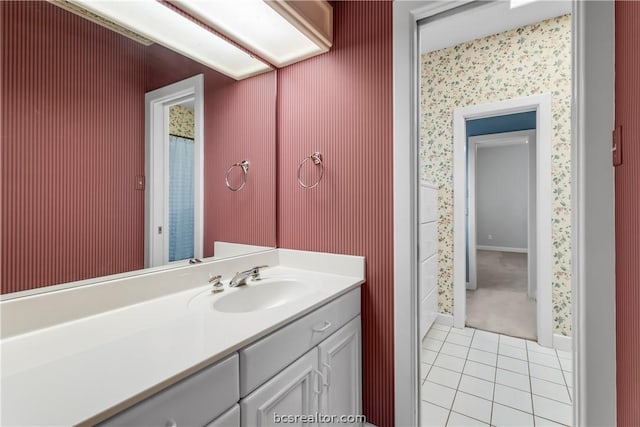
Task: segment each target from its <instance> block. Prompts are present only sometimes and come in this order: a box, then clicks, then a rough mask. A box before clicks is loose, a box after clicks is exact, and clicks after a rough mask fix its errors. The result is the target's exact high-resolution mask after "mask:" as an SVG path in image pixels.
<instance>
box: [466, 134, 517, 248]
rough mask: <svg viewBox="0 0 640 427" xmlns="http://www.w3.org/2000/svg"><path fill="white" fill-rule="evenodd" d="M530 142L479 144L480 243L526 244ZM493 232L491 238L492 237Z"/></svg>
mask: <svg viewBox="0 0 640 427" xmlns="http://www.w3.org/2000/svg"><path fill="white" fill-rule="evenodd" d="M528 151H529V146H528V145H527V144H519V145H507V146H492V147H481V146H478V150H477V156H476V230H477V244H478V246H497V247H501V248H514V249H518V250H521V249H526V248H527V218H528V197H529V191H528V180H529V152H528ZM489 236H491V237H492V238H489Z"/></svg>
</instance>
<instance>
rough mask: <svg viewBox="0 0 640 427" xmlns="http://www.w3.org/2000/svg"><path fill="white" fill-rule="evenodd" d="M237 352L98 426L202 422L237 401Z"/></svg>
mask: <svg viewBox="0 0 640 427" xmlns="http://www.w3.org/2000/svg"><path fill="white" fill-rule="evenodd" d="M238 378H239V373H238V354H237V353H234V354H233V355H231V356H229V357H227V358H226V359H224V360H222V361H220V362H218V363H216V364H215V365H213V366H209V367H207V368H205V369H203V370H201V371H200V372H197V373H195V374H193V375H191V376H190V377H188V378H185V379H184V380H182V381H180V382H178V383H176V384H174V385H172V386H171V387H169V388H167V389H165V390H162V391H161V392H159V393H157V394H154V395H153V396H151V397H149V398H148V399H146V400H143V401H142V402H140V403H138V404H137V405H135V406H133V407H131V408H129V409H127V410H125V411H123V412H121V413H119V414H117V415H115V416H114V417H112V418H109V419H108V420H106V421H105V422H104V423H102V424H100V425H101V426H109V427H111V426H140V427H142V426H171V425H177V426H204V425H206V424H207V423H208V422H210V421H211V420H213V419H215V418H216V417H218V416H219V415H220V414H222V413H223V412H224V411H226V410H227V409H229V408H230V407H231V406H232V405H233V404H234V403H236V402H237V401H238V398H239V390H238Z"/></svg>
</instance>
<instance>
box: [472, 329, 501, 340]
mask: <svg viewBox="0 0 640 427" xmlns="http://www.w3.org/2000/svg"><path fill="white" fill-rule="evenodd" d="M473 336H474V338H480V339H484V340H487V341H495V342H498V339H499V338H500V334H496V333H495V332H489V331H483V330H481V329H476V333H475V334H473Z"/></svg>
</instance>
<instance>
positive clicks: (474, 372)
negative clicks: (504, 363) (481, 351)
mask: <svg viewBox="0 0 640 427" xmlns="http://www.w3.org/2000/svg"><path fill="white" fill-rule="evenodd" d="M462 372H463V373H465V374H467V375H471V376H472V377H477V378H480V379H483V380H487V381H493V380H494V379H495V375H496V368H494V367H493V366H489V365H484V364H482V363H478V362H474V361H473V360H467V363H466V365H465V366H464V370H463V371H462Z"/></svg>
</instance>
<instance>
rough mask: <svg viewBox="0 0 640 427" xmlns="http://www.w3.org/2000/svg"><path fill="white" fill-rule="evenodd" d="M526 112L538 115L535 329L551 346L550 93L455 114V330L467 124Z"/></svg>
mask: <svg viewBox="0 0 640 427" xmlns="http://www.w3.org/2000/svg"><path fill="white" fill-rule="evenodd" d="M529 111H535V112H536V144H535V150H536V245H535V246H536V284H537V304H536V314H537V316H536V317H537V318H536V326H537V334H538V343H539V344H540V345H542V346H545V347H553V322H552V319H553V313H552V310H553V309H552V307H553V304H552V296H551V283H552V279H553V276H552V274H553V273H552V268H551V266H552V238H551V237H552V236H551V196H552V192H551V138H552V136H551V126H552V125H551V94H550V93H543V94H540V95H531V96H525V97H521V98H512V99H507V100H504V101H498V102H491V103H485V104H478V105H471V106H468V107H463V108H456V109H454V110H453V326H455V327H456V328H464V326H465V320H466V305H467V304H466V291H467V286H466V277H465V276H466V274H465V272H466V224H465V222H466V218H465V217H466V215H465V210H466V184H467V179H468V175H467V125H466V123H467V120H471V119H482V118H487V117H493V116H498V115H506V114H514V113H523V112H529ZM469 216H470V217H471V210H470V211H469ZM469 234H470V235H471V226H470V227H469ZM474 240H475V239H474ZM469 247H470V248H471V237H470V238H469ZM474 260H475V257H474ZM469 264H470V265H471V251H469ZM469 270H471V268H469ZM470 273H471V272H470Z"/></svg>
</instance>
